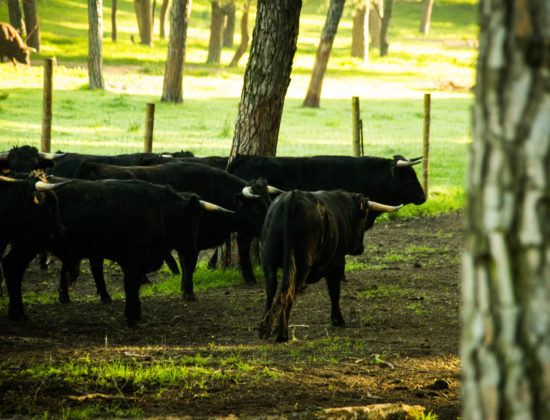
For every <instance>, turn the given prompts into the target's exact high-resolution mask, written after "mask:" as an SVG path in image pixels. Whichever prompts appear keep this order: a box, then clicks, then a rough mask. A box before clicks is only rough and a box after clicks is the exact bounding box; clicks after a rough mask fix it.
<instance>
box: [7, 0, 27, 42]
mask: <svg viewBox="0 0 550 420" xmlns="http://www.w3.org/2000/svg"><path fill="white" fill-rule="evenodd" d="M8 14H9V15H10V25H11V26H13V27H14V28H15V29H17V32H19V35H21V36H22V37H23V39H24V38H25V22H24V21H23V14H22V13H21V6H20V4H19V0H8Z"/></svg>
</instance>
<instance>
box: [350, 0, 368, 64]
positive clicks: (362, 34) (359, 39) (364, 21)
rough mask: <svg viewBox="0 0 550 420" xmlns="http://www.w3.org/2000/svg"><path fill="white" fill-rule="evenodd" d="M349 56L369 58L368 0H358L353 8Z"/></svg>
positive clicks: (365, 59)
mask: <svg viewBox="0 0 550 420" xmlns="http://www.w3.org/2000/svg"><path fill="white" fill-rule="evenodd" d="M351 56H352V57H358V58H361V59H362V60H364V61H368V58H369V0H362V1H361V2H358V3H357V4H356V7H355V9H354V13H353V27H352V31H351Z"/></svg>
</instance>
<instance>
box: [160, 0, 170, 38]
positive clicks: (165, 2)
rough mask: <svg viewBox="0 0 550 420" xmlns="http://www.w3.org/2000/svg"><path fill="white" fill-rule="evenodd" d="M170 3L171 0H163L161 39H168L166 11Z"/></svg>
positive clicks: (161, 8)
mask: <svg viewBox="0 0 550 420" xmlns="http://www.w3.org/2000/svg"><path fill="white" fill-rule="evenodd" d="M169 4H170V0H162V6H161V7H160V16H159V36H160V38H161V39H166V13H167V11H168V5H169Z"/></svg>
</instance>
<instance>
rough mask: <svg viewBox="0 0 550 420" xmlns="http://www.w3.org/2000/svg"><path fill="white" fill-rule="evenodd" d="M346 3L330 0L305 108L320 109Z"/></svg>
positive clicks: (341, 0) (304, 104)
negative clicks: (335, 40) (322, 93)
mask: <svg viewBox="0 0 550 420" xmlns="http://www.w3.org/2000/svg"><path fill="white" fill-rule="evenodd" d="M344 3H345V0H330V6H329V8H328V12H327V20H326V21H325V26H324V27H323V32H322V33H321V41H319V46H318V47H317V54H316V55H315V62H314V63H313V70H312V71H311V79H309V86H308V88H307V93H306V97H305V99H304V103H303V104H302V105H303V106H305V107H309V108H319V103H320V102H321V89H322V88H323V79H324V77H325V72H326V71H327V65H328V59H329V58H330V51H331V50H332V44H333V42H334V37H335V36H336V32H337V31H338V24H339V23H340V18H341V17H342V12H343V11H344Z"/></svg>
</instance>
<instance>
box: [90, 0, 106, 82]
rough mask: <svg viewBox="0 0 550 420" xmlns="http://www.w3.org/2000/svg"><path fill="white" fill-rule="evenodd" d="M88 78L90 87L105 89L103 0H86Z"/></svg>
mask: <svg viewBox="0 0 550 420" xmlns="http://www.w3.org/2000/svg"><path fill="white" fill-rule="evenodd" d="M88 79H89V87H90V89H105V81H104V80H103V0H88Z"/></svg>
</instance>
